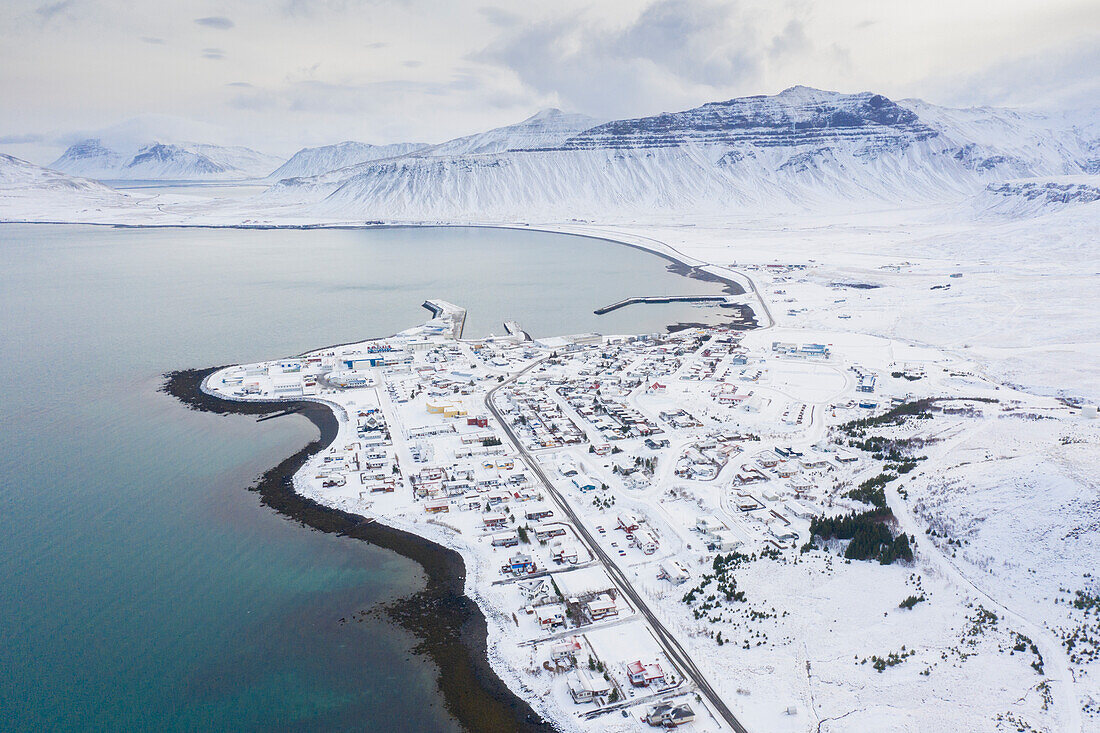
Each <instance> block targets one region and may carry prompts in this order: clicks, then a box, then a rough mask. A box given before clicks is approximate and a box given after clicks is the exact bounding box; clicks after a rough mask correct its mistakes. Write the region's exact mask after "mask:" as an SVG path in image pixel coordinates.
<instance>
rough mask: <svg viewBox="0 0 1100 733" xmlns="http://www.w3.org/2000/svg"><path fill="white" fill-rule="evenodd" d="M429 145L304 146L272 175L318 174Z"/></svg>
mask: <svg viewBox="0 0 1100 733" xmlns="http://www.w3.org/2000/svg"><path fill="white" fill-rule="evenodd" d="M427 147H428V145H426V144H424V143H394V144H392V145H370V144H368V143H360V142H355V141H351V140H348V141H345V142H342V143H336V144H335V145H324V146H321V147H317V148H302V149H301V150H299V151H298V152H297V153H295V154H294V155H292V156H291V158H290V160H288V161H287V162H285V163H283V164H282V165H281V166H279V168H278V169H276V170H275V171H274V172H273V173H271V175H270V176H268V177H269V178H271V179H273V180H276V181H278V180H282V179H283V178H299V177H302V176H318V175H321V174H322V173H328V172H329V171H335V170H338V169H340V168H347V167H348V166H353V165H358V164H360V163H366V162H369V161H372V160H381V159H383V158H393V157H396V156H401V155H408V154H409V153H415V152H417V151H419V150H423V149H424V148H427Z"/></svg>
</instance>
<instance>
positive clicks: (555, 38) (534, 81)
mask: <svg viewBox="0 0 1100 733" xmlns="http://www.w3.org/2000/svg"><path fill="white" fill-rule="evenodd" d="M752 20H753V19H752V18H751V17H750V16H749V15H746V14H745V13H744V12H743V11H742V10H741V7H740V5H739V4H738V3H728V2H727V3H718V2H711V1H710V0H658V1H657V2H655V3H653V4H652V5H650V6H648V7H647V8H646V9H645V10H643V11H642V12H641V13H640V14H639V15H638V16H637V17H636V18H635V19H634V20H633V21H632V22H629V23H627V24H626V25H625V26H617V27H608V26H601V25H599V24H597V23H594V22H591V21H590V19H589V18H588V17H587V16H586V15H584V14H581V15H574V16H570V17H565V18H560V19H558V20H556V21H552V22H542V23H537V24H528V25H525V26H523V27H520V28H516V29H509V30H508V31H507V32H505V33H504V34H503V35H502V36H501V37H500V38H498V39H497V40H496V41H495V42H493V43H491V44H490V45H489V46H488V47H486V48H485V49H484V50H483V51H481V52H479V53H476V54H474V55H472V56H471V58H472V59H474V60H477V61H481V62H483V63H490V64H495V65H498V66H501V67H503V68H506V69H509V70H510V71H512V72H513V73H514V74H515V75H516V76H517V77H518V78H519V80H520V81H521V82H522V83H523V84H524V85H526V86H527V87H528V88H530V89H532V90H533V91H535V92H536V93H538V94H541V95H544V96H548V97H554V98H556V99H557V100H558V101H559V102H560V104H561V105H562V106H565V107H569V108H572V109H579V110H584V111H586V112H588V113H590V114H595V115H598V116H602V117H615V116H620V115H623V114H634V113H637V112H639V111H645V112H649V111H651V110H653V108H654V106H655V105H682V104H685V103H688V102H698V101H700V100H702V99H705V98H708V97H710V98H713V97H714V96H715V95H717V94H722V93H727V92H729V91H730V90H733V89H745V88H752V87H753V85H754V83H755V82H756V81H757V80H758V78H759V76H760V72H761V59H762V57H763V56H764V55H765V49H764V48H763V46H762V44H761V42H760V41H759V38H758V36H757V33H756V31H755V30H754V24H753V22H752Z"/></svg>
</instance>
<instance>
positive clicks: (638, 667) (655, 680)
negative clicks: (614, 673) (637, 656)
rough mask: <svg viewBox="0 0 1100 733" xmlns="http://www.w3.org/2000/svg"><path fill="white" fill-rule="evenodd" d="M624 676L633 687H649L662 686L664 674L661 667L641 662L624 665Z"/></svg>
mask: <svg viewBox="0 0 1100 733" xmlns="http://www.w3.org/2000/svg"><path fill="white" fill-rule="evenodd" d="M626 676H627V677H629V678H630V684H632V685H634V686H635V687H649V686H650V685H663V684H664V683H665V672H664V670H663V669H661V665H659V664H657V663H656V662H654V663H653V664H643V663H642V661H641V660H637V661H634V662H631V663H630V664H628V665H626Z"/></svg>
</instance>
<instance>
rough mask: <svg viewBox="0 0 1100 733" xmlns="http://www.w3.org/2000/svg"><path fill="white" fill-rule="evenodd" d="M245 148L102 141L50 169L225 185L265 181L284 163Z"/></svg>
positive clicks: (73, 151)
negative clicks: (130, 145)
mask: <svg viewBox="0 0 1100 733" xmlns="http://www.w3.org/2000/svg"><path fill="white" fill-rule="evenodd" d="M282 162H283V161H282V159H281V158H276V157H274V156H270V155H264V154H263V153H257V152H256V151H255V150H251V149H249V148H244V147H227V146H221V145H204V144H201V143H161V142H153V143H149V144H145V145H141V146H139V147H137V148H136V149H135V148H122V149H118V148H111V147H108V146H107V145H105V144H104V143H103V142H102V141H101V140H100V139H98V138H90V139H87V140H82V141H80V142H78V143H76V144H74V145H71V146H70V147H69V149H68V150H66V151H65V152H64V153H63V154H62V155H61V157H60V158H58V159H57V160H55V161H54V162H53V163H51V164H50V168H53V169H54V170H57V171H61V172H62V173H68V174H69V175H74V176H83V177H86V178H96V179H100V180H178V181H192V180H224V179H238V178H262V177H264V176H266V175H267V174H268V173H270V172H271V170H272V169H273V168H275V167H276V166H278V165H279V164H280V163H282Z"/></svg>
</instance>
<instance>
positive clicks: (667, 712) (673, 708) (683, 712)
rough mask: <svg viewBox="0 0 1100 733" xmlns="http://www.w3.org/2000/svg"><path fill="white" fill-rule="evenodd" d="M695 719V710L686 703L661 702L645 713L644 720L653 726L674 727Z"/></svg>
mask: <svg viewBox="0 0 1100 733" xmlns="http://www.w3.org/2000/svg"><path fill="white" fill-rule="evenodd" d="M693 720H695V711H694V710H692V709H691V706H689V705H688V704H687V703H681V704H679V705H673V704H672V703H668V702H663V703H661V704H659V705H657V706H656V707H654V708H651V709H650V711H649V712H648V713H646V716H645V721H646V722H647V723H649V724H650V725H652V726H653V727H655V728H675V727H677V726H679V725H683V724H685V723H690V722H691V721H693Z"/></svg>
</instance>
